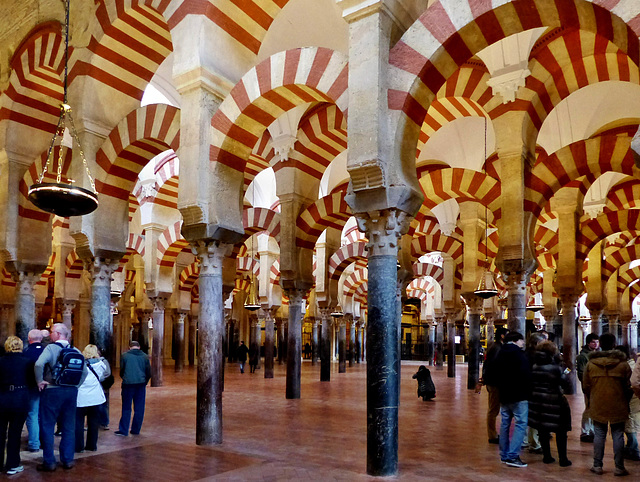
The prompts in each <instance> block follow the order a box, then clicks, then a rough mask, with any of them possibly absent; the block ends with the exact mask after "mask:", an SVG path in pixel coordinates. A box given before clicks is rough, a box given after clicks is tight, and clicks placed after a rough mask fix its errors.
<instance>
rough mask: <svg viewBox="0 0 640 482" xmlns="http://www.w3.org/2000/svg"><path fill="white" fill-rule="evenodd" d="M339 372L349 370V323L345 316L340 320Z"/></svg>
mask: <svg viewBox="0 0 640 482" xmlns="http://www.w3.org/2000/svg"><path fill="white" fill-rule="evenodd" d="M338 327H339V332H338V373H345V372H346V371H347V346H346V345H347V323H346V321H345V319H344V317H343V318H340V319H339V320H338Z"/></svg>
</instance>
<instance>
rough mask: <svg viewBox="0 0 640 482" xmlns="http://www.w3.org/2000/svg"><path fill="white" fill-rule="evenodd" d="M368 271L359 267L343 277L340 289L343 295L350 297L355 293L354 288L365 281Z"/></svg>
mask: <svg viewBox="0 0 640 482" xmlns="http://www.w3.org/2000/svg"><path fill="white" fill-rule="evenodd" d="M368 276H369V271H368V270H367V268H359V269H356V270H355V271H353V273H351V274H349V275H348V276H347V277H345V279H344V284H343V285H342V291H343V294H344V296H346V297H348V298H350V297H352V296H353V294H354V293H355V291H356V289H357V288H358V287H359V286H360V285H361V284H362V283H366V282H367V278H368Z"/></svg>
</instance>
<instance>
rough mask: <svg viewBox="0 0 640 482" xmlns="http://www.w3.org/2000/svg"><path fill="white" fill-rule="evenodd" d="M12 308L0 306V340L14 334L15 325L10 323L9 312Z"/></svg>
mask: <svg viewBox="0 0 640 482" xmlns="http://www.w3.org/2000/svg"><path fill="white" fill-rule="evenodd" d="M12 309H13V306H11V305H2V306H0V340H6V339H7V337H8V336H11V335H13V334H14V333H15V328H16V326H15V323H11V310H12Z"/></svg>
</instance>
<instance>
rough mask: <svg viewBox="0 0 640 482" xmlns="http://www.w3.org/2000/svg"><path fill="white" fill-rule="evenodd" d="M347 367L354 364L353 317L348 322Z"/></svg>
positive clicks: (354, 324)
mask: <svg viewBox="0 0 640 482" xmlns="http://www.w3.org/2000/svg"><path fill="white" fill-rule="evenodd" d="M348 353H349V366H350V367H352V366H353V365H355V362H356V323H355V321H353V315H352V316H351V320H350V322H349V352H348Z"/></svg>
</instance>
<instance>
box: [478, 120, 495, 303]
mask: <svg viewBox="0 0 640 482" xmlns="http://www.w3.org/2000/svg"><path fill="white" fill-rule="evenodd" d="M486 161H487V118H486V117H485V118H484V158H483V160H482V165H483V169H482V172H483V173H485V170H484V164H485V163H486ZM484 266H485V267H484V271H483V272H482V278H480V283H478V287H477V288H476V290H475V291H474V292H473V294H474V295H476V296H477V297H479V298H482V299H483V300H487V299H489V298H493V297H494V296H496V295H497V294H498V290H497V289H496V282H495V280H494V279H493V273H491V272H490V271H489V212H488V208H487V205H486V204H485V206H484Z"/></svg>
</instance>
